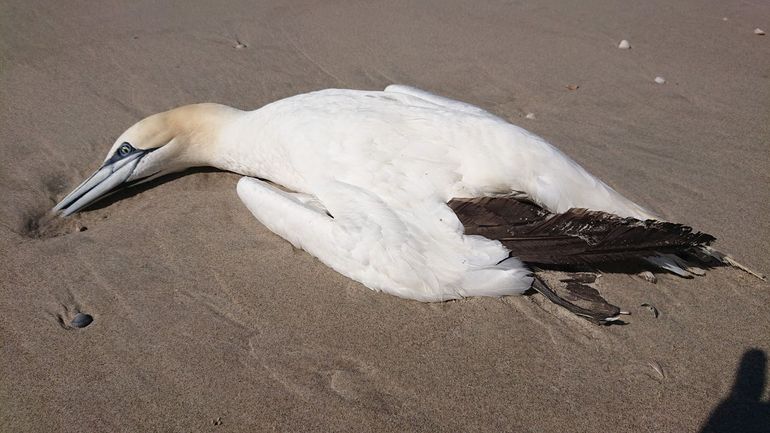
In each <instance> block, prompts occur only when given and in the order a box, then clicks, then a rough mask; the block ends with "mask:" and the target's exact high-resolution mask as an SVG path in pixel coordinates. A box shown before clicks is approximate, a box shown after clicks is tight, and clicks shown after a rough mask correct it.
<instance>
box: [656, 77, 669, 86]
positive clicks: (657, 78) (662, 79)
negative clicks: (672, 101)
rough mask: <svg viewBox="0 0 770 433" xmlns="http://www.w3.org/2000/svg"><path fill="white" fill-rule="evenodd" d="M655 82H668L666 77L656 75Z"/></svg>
mask: <svg viewBox="0 0 770 433" xmlns="http://www.w3.org/2000/svg"><path fill="white" fill-rule="evenodd" d="M655 82H656V83H658V84H666V79H665V78H663V77H655Z"/></svg>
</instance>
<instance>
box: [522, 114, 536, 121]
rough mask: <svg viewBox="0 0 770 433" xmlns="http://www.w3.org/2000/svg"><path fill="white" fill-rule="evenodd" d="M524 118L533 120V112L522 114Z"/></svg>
mask: <svg viewBox="0 0 770 433" xmlns="http://www.w3.org/2000/svg"><path fill="white" fill-rule="evenodd" d="M524 118H525V119H530V120H534V119H535V113H527V115H526V116H524Z"/></svg>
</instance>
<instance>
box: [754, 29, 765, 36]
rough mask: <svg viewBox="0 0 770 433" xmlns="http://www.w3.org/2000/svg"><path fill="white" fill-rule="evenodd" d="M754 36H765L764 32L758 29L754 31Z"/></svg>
mask: <svg viewBox="0 0 770 433" xmlns="http://www.w3.org/2000/svg"><path fill="white" fill-rule="evenodd" d="M754 34H755V35H759V36H764V35H765V31H764V30H762V29H760V28H759V27H757V28H756V29H754Z"/></svg>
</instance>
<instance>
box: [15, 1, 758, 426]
mask: <svg viewBox="0 0 770 433" xmlns="http://www.w3.org/2000/svg"><path fill="white" fill-rule="evenodd" d="M252 3H254V2H250V1H246V0H233V1H222V2H215V1H211V0H195V1H186V2H155V1H146V0H145V1H135V2H83V1H77V2H41V1H7V2H4V3H3V5H2V6H0V102H2V103H1V104H0V155H2V158H0V193H1V194H2V201H1V202H0V249H1V250H2V260H0V311H2V314H1V315H0V327H1V329H2V339H1V340H0V357H1V358H0V366H1V367H2V371H1V372H0V430H2V431H50V432H53V431H72V432H75V431H273V430H275V431H303V432H304V431H319V432H322V431H350V432H362V431H392V432H403V431H426V432H438V431H474V432H564V431H574V432H579V431H586V432H588V431H592V432H596V431H612V432H645V431H650V432H694V431H698V430H699V429H701V428H703V427H704V426H706V425H707V424H709V423H712V424H713V423H718V422H722V423H726V425H728V426H732V427H735V428H736V429H738V430H741V429H744V430H745V428H746V425H744V426H743V427H741V426H740V425H736V423H740V422H744V423H750V422H755V421H756V420H757V419H758V418H757V417H758V416H760V415H758V414H760V413H761V410H767V409H768V406H767V403H764V405H763V403H761V402H760V401H757V398H759V399H760V400H763V399H764V401H766V399H767V398H768V396H767V394H768V392H767V390H766V389H762V385H763V384H760V383H759V381H761V379H762V378H763V377H764V376H765V375H766V374H767V366H766V362H764V363H763V360H766V356H767V352H768V351H770V332H769V331H768V329H770V285H769V284H768V283H764V282H762V281H760V280H758V279H756V278H754V277H752V276H750V275H748V274H746V273H743V272H740V271H738V270H734V269H727V268H720V269H716V270H713V271H711V272H709V273H708V274H707V275H706V276H704V277H698V278H695V279H691V280H686V279H680V278H677V277H675V276H672V275H664V274H661V275H659V281H658V283H657V284H655V285H653V284H650V283H647V282H645V281H642V280H640V279H638V278H634V277H631V276H627V275H624V274H607V275H604V276H603V277H602V278H600V279H599V280H598V282H597V284H596V286H597V287H598V288H599V290H600V291H601V292H602V293H603V295H604V296H605V297H606V298H607V299H608V300H609V301H610V302H612V303H614V304H616V305H619V306H621V307H622V308H623V309H626V310H628V311H630V312H631V313H632V315H631V316H629V317H628V318H627V320H626V322H627V324H626V325H623V326H609V327H603V326H596V325H593V324H591V323H589V322H587V321H585V320H583V319H580V318H578V317H575V316H573V315H571V314H569V313H567V312H566V311H565V310H563V309H561V308H559V307H557V306H555V305H553V304H551V303H550V302H548V301H547V300H545V299H544V298H543V297H542V296H541V295H532V296H523V297H508V298H504V299H491V298H485V299H480V298H479V299H466V300H462V301H455V302H446V303H436V304H423V303H418V302H413V301H407V300H403V299H399V298H396V297H392V296H388V295H384V294H381V293H375V292H373V291H370V290H368V289H367V288H365V287H363V286H362V285H360V284H358V283H355V282H353V281H351V280H349V279H347V278H345V277H343V276H341V275H339V274H337V273H335V272H334V271H332V270H330V269H329V268H327V267H326V266H324V265H323V264H321V263H320V262H318V261H317V260H316V259H314V258H313V257H311V256H309V255H308V254H307V253H305V252H304V251H299V250H296V249H294V248H292V246H291V245H290V244H289V243H287V242H286V241H284V240H282V239H281V238H279V237H278V236H276V235H274V234H272V233H271V232H269V231H268V230H267V229H265V228H264V227H263V226H261V225H260V224H259V223H257V222H256V221H255V220H254V219H253V217H252V216H251V214H250V213H249V211H248V210H247V209H246V208H245V206H243V205H242V204H241V202H240V201H239V200H238V198H237V196H236V193H235V184H236V182H237V180H238V178H239V177H238V176H237V175H234V174H230V173H223V172H217V171H214V170H196V171H194V172H192V173H188V174H185V175H183V176H175V177H174V178H173V179H172V180H170V181H166V182H154V183H152V184H151V185H150V187H149V188H138V189H136V190H134V191H130V192H128V193H123V194H119V195H117V196H113V197H112V198H110V199H107V200H105V201H103V202H101V203H100V204H98V205H96V206H94V207H92V208H91V209H89V210H88V211H86V212H83V213H80V214H77V215H76V216H74V217H73V218H71V219H69V220H64V221H54V222H51V223H47V222H45V221H43V223H41V217H42V216H43V215H44V214H45V213H46V211H47V210H49V209H50V208H51V207H52V206H53V205H54V204H55V203H56V202H57V201H58V200H59V199H61V198H62V197H63V195H64V194H66V193H67V192H68V191H70V190H71V189H72V188H73V187H74V186H76V185H77V184H78V183H79V182H80V181H82V180H83V179H84V178H85V177H86V176H87V175H89V174H90V173H91V172H92V171H93V170H94V169H96V168H97V167H98V165H99V164H100V162H101V161H102V159H103V158H104V156H105V153H106V152H107V150H108V148H109V146H110V145H111V144H112V143H113V141H114V140H115V138H116V137H117V136H118V135H119V134H120V133H121V132H122V131H123V130H125V129H126V128H127V127H129V126H130V125H132V124H133V123H134V122H136V121H138V120H139V119H141V118H142V117H145V116H147V115H150V114H153V113H155V112H158V111H162V110H166V109H169V108H172V107H175V106H179V105H183V104H188V103H194V102H205V101H210V102H219V103H223V104H228V105H232V106H235V107H238V108H242V109H253V108H257V107H259V106H261V105H263V104H266V103H268V102H270V101H273V100H276V99H279V98H282V97H286V96H290V95H294V94H297V93H302V92H307V91H311V90H317V89H322V88H328V87H343V88H362V89H382V88H384V87H385V86H386V85H388V84H391V83H403V84H410V85H414V86H417V87H422V88H425V89H427V90H430V91H433V92H436V93H439V94H442V95H446V96H449V97H453V98H458V99H462V100H465V101H468V102H471V103H474V104H477V105H479V106H481V107H483V108H485V109H488V110H490V111H491V112H493V113H496V114H498V115H500V116H502V117H504V118H506V119H509V120H510V121H511V122H513V123H515V124H518V125H520V126H523V127H525V128H527V129H529V130H531V131H533V132H535V133H537V134H540V135H542V136H543V137H545V138H546V139H547V140H549V141H550V142H552V143H554V144H555V145H556V146H557V147H559V148H560V149H562V150H563V151H565V152H566V153H567V154H569V155H570V156H572V157H573V158H575V159H576V160H577V161H578V162H580V163H581V164H582V165H583V166H585V167H586V168H587V169H588V170H589V171H591V172H592V173H594V174H595V175H597V176H599V177H600V178H602V179H603V180H605V181H606V182H607V183H609V184H610V185H612V186H613V187H615V188H616V189H617V190H619V191H620V192H621V193H623V194H624V195H626V196H628V197H629V198H631V199H633V200H635V201H637V202H638V203H640V204H642V205H644V206H646V207H649V208H651V209H652V210H654V211H656V212H659V213H660V214H662V215H663V216H664V217H666V218H668V219H669V220H671V221H676V222H680V223H685V224H688V225H692V226H693V227H695V228H696V229H698V230H702V231H705V232H708V233H711V234H713V235H715V236H716V237H717V238H718V242H717V244H716V246H717V248H718V249H720V250H722V251H725V252H728V253H730V254H732V255H733V256H734V257H736V258H737V259H738V260H740V261H741V262H743V263H744V264H746V265H748V266H750V267H752V268H755V269H757V270H758V271H760V272H764V273H768V272H770V255H769V254H768V251H770V207H769V205H768V199H770V195H769V194H768V190H769V187H770V36H760V35H756V34H754V32H753V30H754V28H756V27H760V28H763V29H765V30H770V3H767V2H761V1H754V2H731V3H733V4H732V5H722V4H720V2H708V3H706V4H704V2H700V1H696V0H683V1H679V2H675V4H671V2H668V1H664V0H654V1H647V2H636V3H629V2H624V1H613V0H590V1H585V2H574V3H575V4H564V3H568V2H560V1H555V0H545V1H538V2H535V4H530V3H528V2H520V1H491V2H483V3H484V4H479V3H477V2H473V1H467V2H459V1H438V0H431V1H423V2H410V1H393V2H318V1H316V2H314V1H288V2H282V1H265V2H260V4H259V5H254V4H252ZM416 3H418V4H416ZM723 18H727V20H724V19H723ZM622 39H627V40H629V42H630V44H631V47H632V48H631V49H630V50H620V49H618V48H617V45H618V43H619V42H620V40H622ZM656 76H661V77H664V78H665V79H666V83H665V84H662V85H661V84H656V83H655V82H654V79H655V77H656ZM569 85H574V86H578V87H577V89H576V90H569V89H568V88H567V86H569ZM527 113H534V115H535V119H527V118H525V116H526V115H527ZM644 303H649V304H652V305H654V306H655V307H657V308H658V310H659V311H660V316H659V317H658V318H655V317H654V316H653V315H652V314H651V312H650V311H649V310H648V309H647V308H646V307H642V306H641V305H642V304H644ZM77 311H83V312H86V313H89V314H91V315H93V317H94V322H93V323H92V324H91V325H90V326H88V327H86V328H83V329H66V326H62V324H64V325H66V324H67V323H69V320H70V319H71V318H72V317H73V315H74V314H75V313H76V312H77ZM752 349H756V350H754V351H753V352H750V351H751V350H752ZM747 353H748V355H747V356H746V358H745V360H744V367H745V368H744V369H743V370H741V373H736V372H737V371H738V366H739V363H740V362H741V359H742V357H744V354H747ZM736 375H737V376H738V377H739V378H741V377H742V378H743V379H742V381H740V380H739V381H738V382H739V384H740V383H743V384H745V383H747V380H748V383H749V384H751V383H753V384H754V385H751V386H755V387H757V389H759V394H757V393H756V392H755V393H754V396H753V397H752V399H753V400H751V399H750V400H751V401H746V402H744V403H745V404H744V403H739V404H738V406H736V407H741V408H749V409H751V408H755V409H756V410H754V409H752V412H751V413H753V414H754V415H752V416H741V417H737V416H736V417H734V418H735V419H733V417H730V416H722V415H720V414H724V413H727V414H730V413H731V412H730V411H726V412H725V411H716V412H714V411H715V409H716V408H717V406H718V405H719V404H720V403H723V402H725V399H727V398H728V397H729V396H730V395H731V393H732V395H733V396H735V395H737V394H740V391H741V389H742V388H741V387H742V386H744V385H738V386H735V385H734V382H735V378H736ZM746 377H748V378H749V379H746ZM751 378H754V379H751ZM752 380H753V382H752ZM734 400H735V399H732V400H728V401H727V403H730V402H734ZM752 404H754V406H751V405H752ZM741 405H742V406H741ZM724 407H733V406H729V405H728V406H724ZM712 413H713V414H715V415H714V416H713V417H712ZM720 416H721V418H720ZM716 418H718V419H716ZM738 430H736V431H738Z"/></svg>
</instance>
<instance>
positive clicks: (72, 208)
mask: <svg viewBox="0 0 770 433" xmlns="http://www.w3.org/2000/svg"><path fill="white" fill-rule="evenodd" d="M146 153H147V152H146V151H142V150H137V151H135V152H134V153H133V154H131V155H129V156H127V157H125V158H123V159H121V160H118V161H115V162H110V161H107V162H106V163H105V164H104V165H102V167H101V168H100V169H99V170H97V171H96V173H94V174H92V175H91V177H89V178H88V179H86V180H85V181H84V182H83V183H81V184H80V185H79V186H78V187H77V188H75V190H74V191H72V192H71V193H69V194H67V196H66V197H64V199H63V200H62V201H60V202H59V204H57V205H56V206H54V208H53V209H52V211H53V212H54V213H57V212H61V215H63V216H69V215H71V214H73V213H75V212H77V211H79V210H80V209H83V208H84V207H86V206H88V205H89V204H91V203H93V202H94V201H96V200H98V199H99V198H101V197H104V196H105V195H106V194H107V193H109V192H111V191H113V190H114V189H116V188H117V187H118V186H119V185H121V184H123V183H125V182H126V180H127V179H128V178H129V177H130V176H131V174H132V173H133V172H134V168H136V165H137V164H138V163H139V160H140V159H142V156H144V155H145V154H146Z"/></svg>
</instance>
